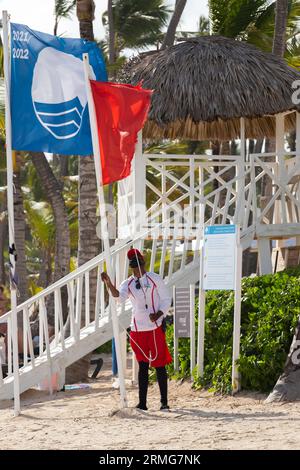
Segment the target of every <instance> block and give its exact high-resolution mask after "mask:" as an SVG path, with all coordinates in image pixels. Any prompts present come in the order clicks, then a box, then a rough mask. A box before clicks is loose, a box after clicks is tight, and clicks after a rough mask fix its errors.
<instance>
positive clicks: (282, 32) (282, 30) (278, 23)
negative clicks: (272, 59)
mask: <svg viewBox="0 0 300 470" xmlns="http://www.w3.org/2000/svg"><path fill="white" fill-rule="evenodd" d="M288 6H289V0H277V2H276V15H275V31H274V38H273V54H275V55H277V56H279V57H283V56H284V53H285V49H286V25H287V18H288Z"/></svg>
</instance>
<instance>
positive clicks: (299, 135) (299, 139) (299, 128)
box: [296, 112, 300, 246]
mask: <svg viewBox="0 0 300 470" xmlns="http://www.w3.org/2000/svg"><path fill="white" fill-rule="evenodd" d="M299 164H300V113H298V112H296V165H299ZM298 194H299V193H298ZM296 245H297V246H299V245H300V237H299V236H298V237H296Z"/></svg>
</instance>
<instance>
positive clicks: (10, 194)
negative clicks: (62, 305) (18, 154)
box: [2, 11, 21, 416]
mask: <svg viewBox="0 0 300 470" xmlns="http://www.w3.org/2000/svg"><path fill="white" fill-rule="evenodd" d="M2 26H3V58H4V81H5V130H6V167H7V212H8V230H9V246H10V247H11V246H12V245H13V244H14V242H15V240H14V233H15V228H14V191H13V158H12V136H11V111H10V58H9V45H8V15H7V11H3V12H2ZM10 263H11V265H12V266H11V269H12V272H13V273H14V272H15V258H14V256H13V255H10ZM10 292H11V311H12V342H13V372H14V414H15V416H18V415H19V414H20V411H21V405H20V379H19V352H18V320H17V292H16V289H15V288H14V286H13V284H12V282H11V283H10Z"/></svg>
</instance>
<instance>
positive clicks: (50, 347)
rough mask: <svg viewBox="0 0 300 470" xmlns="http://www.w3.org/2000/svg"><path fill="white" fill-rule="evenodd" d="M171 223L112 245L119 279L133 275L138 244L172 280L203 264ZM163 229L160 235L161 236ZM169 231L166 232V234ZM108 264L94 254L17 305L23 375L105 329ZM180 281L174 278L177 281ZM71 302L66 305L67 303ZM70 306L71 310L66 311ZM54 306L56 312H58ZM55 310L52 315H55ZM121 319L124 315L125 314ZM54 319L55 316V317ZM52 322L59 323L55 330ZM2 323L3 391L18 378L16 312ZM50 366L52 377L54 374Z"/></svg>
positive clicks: (0, 382) (151, 265)
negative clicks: (172, 233) (131, 257)
mask: <svg viewBox="0 0 300 470" xmlns="http://www.w3.org/2000/svg"><path fill="white" fill-rule="evenodd" d="M167 229H168V224H165V226H163V225H162V224H160V225H159V226H158V227H155V228H153V229H150V230H149V229H148V230H147V232H145V233H142V234H140V235H139V236H137V237H136V238H135V239H134V240H131V241H124V240H122V241H120V242H119V243H117V244H116V245H115V246H114V247H112V250H111V256H112V262H113V267H114V273H115V277H116V282H117V284H119V283H120V282H121V281H122V280H123V279H125V278H127V277H128V260H127V256H126V254H127V250H128V249H129V247H131V246H135V247H137V248H139V249H140V250H143V251H144V253H145V254H146V257H147V268H148V270H149V271H156V272H158V273H159V274H160V275H162V276H164V277H165V278H166V279H167V282H168V283H169V284H171V285H172V280H173V279H175V281H176V279H179V278H180V275H182V276H183V277H186V275H187V274H188V271H189V268H190V267H191V268H195V267H196V266H198V264H197V263H196V261H197V257H198V256H199V254H198V251H197V250H196V249H195V248H196V247H195V246H193V247H191V246H190V244H189V240H184V241H181V240H178V239H177V238H174V237H172V238H168V237H167V235H166V233H167ZM158 232H159V234H160V235H158ZM161 234H163V236H161ZM104 269H105V262H104V256H103V254H100V255H99V256H97V257H96V258H94V259H92V260H91V261H89V262H88V263H86V264H84V265H83V266H81V267H80V268H78V269H76V270H75V271H73V272H72V273H70V274H68V275H67V276H65V277H64V278H62V279H60V280H59V281H57V282H55V283H54V284H52V285H51V286H49V287H47V288H46V289H44V290H43V291H41V292H40V293H38V294H36V295H35V296H33V297H31V298H30V299H28V300H27V301H26V302H23V303H22V304H20V305H18V307H17V317H18V318H17V324H18V331H17V336H18V343H19V350H18V354H19V359H18V361H19V362H18V364H19V374H20V378H22V377H21V376H22V374H23V373H24V372H26V373H29V372H30V371H32V370H34V368H35V367H36V364H40V363H41V361H44V362H45V361H46V362H48V363H49V364H50V362H51V358H52V357H53V356H54V355H55V354H57V353H58V352H59V353H61V352H64V351H65V348H66V344H68V346H70V344H71V345H76V344H78V346H79V343H80V341H81V335H82V333H84V332H85V331H87V330H88V331H89V334H93V331H94V332H97V330H98V329H99V328H101V324H102V322H101V320H102V319H103V318H104V317H106V318H107V320H108V321H110V308H109V305H107V296H106V295H105V289H104V285H103V283H102V281H101V279H100V273H101V272H102V271H103V270H104ZM95 270H96V272H97V284H96V300H95V305H91V301H90V297H91V286H90V278H91V274H92V272H93V271H95ZM175 281H174V282H175ZM63 303H64V304H65V307H64V306H63ZM91 307H93V308H92V310H94V312H95V319H93V318H91V316H90V311H91ZM124 308H125V307H124V306H122V307H119V312H118V313H119V315H122V312H123V311H124ZM64 310H65V311H64ZM53 311H54V315H53V313H51V312H53ZM50 315H51V317H52V318H51V319H50V318H49V316H50ZM33 318H34V319H35V322H36V323H37V324H38V333H37V337H38V345H36V347H35V346H34V338H33V334H32V319H33ZM120 318H121V317H120ZM49 320H50V321H49ZM50 324H53V331H51V327H50ZM0 325H2V326H3V325H6V330H7V331H6V333H7V335H6V348H7V351H6V358H7V359H6V364H5V366H6V367H7V377H4V376H3V373H2V366H4V364H3V361H2V362H1V356H0V391H1V386H2V385H3V384H5V381H8V380H9V379H12V378H13V373H14V371H13V360H12V358H13V341H12V334H13V332H12V312H11V311H10V312H7V313H6V314H4V315H3V316H2V317H0ZM120 325H121V327H122V328H128V326H129V324H128V323H127V324H124V321H123V320H122V321H121V322H120ZM50 372H51V371H50V369H49V377H50Z"/></svg>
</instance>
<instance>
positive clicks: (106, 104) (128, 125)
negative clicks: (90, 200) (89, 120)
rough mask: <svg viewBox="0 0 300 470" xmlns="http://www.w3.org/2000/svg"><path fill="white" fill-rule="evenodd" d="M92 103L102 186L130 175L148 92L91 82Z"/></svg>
mask: <svg viewBox="0 0 300 470" xmlns="http://www.w3.org/2000/svg"><path fill="white" fill-rule="evenodd" d="M91 88H92V94H93V98H94V103H95V110H96V119H97V127H98V136H99V144H100V151H101V164H102V180H103V184H109V183H113V182H114V181H119V180H121V179H123V178H126V176H128V175H129V174H130V169H131V161H132V158H133V155H134V150H135V144H136V142H137V133H138V132H139V130H140V129H142V127H143V125H144V124H145V121H146V119H147V115H148V111H149V108H150V101H151V94H152V90H144V89H143V88H142V87H141V86H132V85H123V84H120V83H111V82H96V81H94V80H91Z"/></svg>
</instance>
